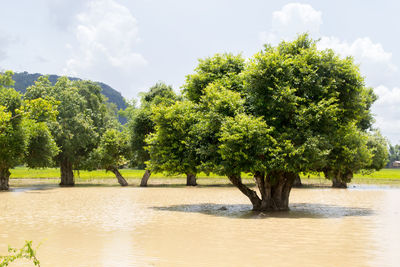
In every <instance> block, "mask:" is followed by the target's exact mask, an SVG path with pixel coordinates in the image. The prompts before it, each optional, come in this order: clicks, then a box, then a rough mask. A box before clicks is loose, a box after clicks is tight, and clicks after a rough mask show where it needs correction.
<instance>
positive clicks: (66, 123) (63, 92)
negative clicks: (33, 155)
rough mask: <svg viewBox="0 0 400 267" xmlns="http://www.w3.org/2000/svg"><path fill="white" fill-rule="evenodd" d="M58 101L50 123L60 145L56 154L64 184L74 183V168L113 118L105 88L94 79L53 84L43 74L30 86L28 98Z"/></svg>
mask: <svg viewBox="0 0 400 267" xmlns="http://www.w3.org/2000/svg"><path fill="white" fill-rule="evenodd" d="M40 97H41V98H44V99H49V100H50V101H57V102H58V103H59V104H58V115H57V120H56V122H54V123H52V124H51V125H50V129H51V133H52V135H53V137H54V139H55V141H56V144H57V145H58V146H59V147H60V153H59V154H58V155H57V157H56V161H57V163H58V164H59V165H60V171H61V183H60V185H68V186H71V185H74V183H75V182H74V174H73V169H79V168H80V167H84V166H81V163H82V162H84V161H85V159H86V158H87V157H88V155H89V153H90V152H91V151H93V150H94V149H95V148H96V147H97V146H98V144H99V142H100V138H101V135H102V134H103V133H104V132H105V129H106V128H107V126H108V123H111V122H112V121H113V120H112V118H109V116H108V115H109V114H110V113H109V112H107V106H106V104H105V98H104V96H103V95H102V94H101V88H100V87H99V86H98V85H97V84H95V83H93V82H90V81H70V80H69V79H68V78H66V77H61V78H59V79H58V81H57V83H56V84H55V85H52V84H51V83H50V81H49V80H48V78H47V77H45V76H42V77H40V78H39V79H38V81H36V82H35V85H33V86H30V87H28V88H27V91H26V94H25V98H27V99H30V100H34V99H37V98H40Z"/></svg>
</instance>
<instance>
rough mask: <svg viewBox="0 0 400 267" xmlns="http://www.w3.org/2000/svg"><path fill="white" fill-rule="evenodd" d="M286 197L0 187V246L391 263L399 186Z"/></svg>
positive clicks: (106, 262)
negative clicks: (270, 209)
mask: <svg viewBox="0 0 400 267" xmlns="http://www.w3.org/2000/svg"><path fill="white" fill-rule="evenodd" d="M290 200H291V205H290V207H291V210H290V211H288V212H279V213H253V212H251V211H250V209H251V207H250V205H249V202H248V200H247V199H246V198H245V197H244V196H243V195H242V194H241V193H240V192H239V191H238V190H236V189H235V188H230V187H202V188H186V187H182V188H167V187H161V188H154V187H153V188H133V187H128V188H121V187H75V188H58V187H52V186H40V187H36V188H35V187H32V188H19V189H15V190H14V191H12V192H2V193H0V255H2V254H3V255H4V254H5V253H6V251H7V245H8V244H10V245H12V246H15V247H18V246H22V244H23V243H24V240H33V242H34V245H37V244H39V243H41V246H40V247H39V249H38V258H39V260H40V261H41V264H42V266H58V267H62V266H68V267H70V266H400V189H393V188H382V187H376V188H374V187H357V188H356V189H350V190H334V189H294V190H293V191H292V193H291V198H290ZM11 266H12V265H11ZM14 266H32V264H28V263H24V262H18V263H17V264H15V265H14Z"/></svg>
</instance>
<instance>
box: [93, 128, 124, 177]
mask: <svg viewBox="0 0 400 267" xmlns="http://www.w3.org/2000/svg"><path fill="white" fill-rule="evenodd" d="M88 158H89V164H90V167H88V166H87V169H105V170H107V171H110V170H113V169H118V168H119V167H121V166H123V165H125V164H127V163H128V159H129V158H130V140H129V134H128V133H127V132H126V131H122V132H121V131H119V130H117V129H113V128H111V129H107V130H106V132H105V133H104V134H103V135H102V137H101V140H100V144H99V146H98V147H97V148H96V149H95V150H94V151H93V152H92V153H91V154H90V155H89V157H88Z"/></svg>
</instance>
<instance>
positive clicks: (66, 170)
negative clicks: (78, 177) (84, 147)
mask: <svg viewBox="0 0 400 267" xmlns="http://www.w3.org/2000/svg"><path fill="white" fill-rule="evenodd" d="M60 172H61V183H60V186H74V185H75V180H74V172H73V170H72V163H71V162H70V161H69V160H68V159H67V158H64V159H62V160H61V163H60Z"/></svg>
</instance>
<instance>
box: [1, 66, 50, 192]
mask: <svg viewBox="0 0 400 267" xmlns="http://www.w3.org/2000/svg"><path fill="white" fill-rule="evenodd" d="M12 74H13V73H12V72H11V71H8V72H5V73H4V74H0V190H8V188H9V178H10V168H13V167H14V166H16V165H18V164H26V165H27V166H28V167H30V168H36V167H47V166H51V165H52V163H53V161H52V159H53V157H54V156H55V155H56V154H57V153H58V148H57V146H56V143H55V142H54V140H53V137H52V135H51V133H50V130H49V128H48V123H49V122H51V121H55V116H56V115H57V111H56V109H55V108H56V107H55V105H54V104H56V103H55V102H53V105H52V104H51V103H50V102H48V101H46V100H43V99H41V98H38V99H35V100H31V101H30V100H24V99H23V98H22V95H20V94H19V93H18V92H16V91H15V90H14V89H13V88H12V85H13V81H12Z"/></svg>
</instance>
